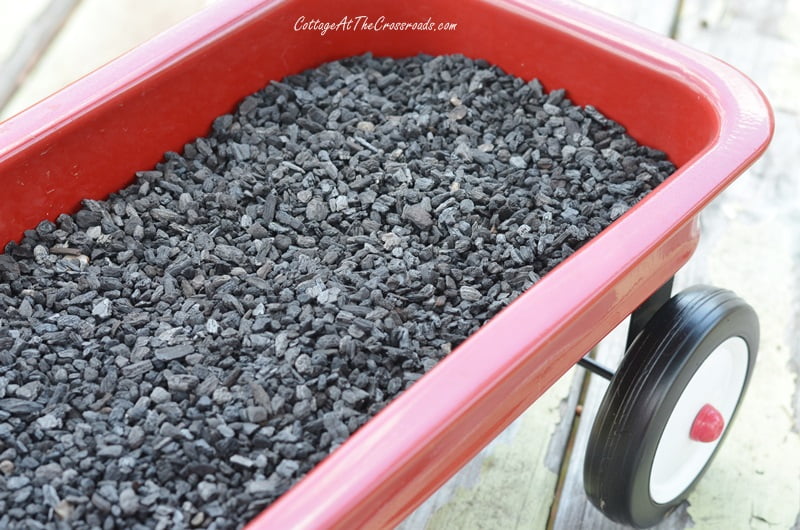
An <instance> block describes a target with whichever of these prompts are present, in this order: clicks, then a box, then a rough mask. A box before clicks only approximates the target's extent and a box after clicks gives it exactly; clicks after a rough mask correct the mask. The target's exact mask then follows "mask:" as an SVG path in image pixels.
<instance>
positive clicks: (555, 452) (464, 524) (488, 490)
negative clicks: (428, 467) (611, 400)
mask: <svg viewBox="0 0 800 530" xmlns="http://www.w3.org/2000/svg"><path fill="white" fill-rule="evenodd" d="M577 371H578V369H573V370H571V371H570V372H568V373H567V374H566V375H565V376H564V377H562V378H561V379H560V380H559V381H558V382H557V383H556V384H555V385H553V386H552V387H551V388H550V389H549V390H548V391H547V392H546V393H545V394H544V395H543V396H542V397H540V398H539V399H538V400H537V401H536V402H535V403H534V404H533V405H532V406H531V407H530V408H529V409H528V410H527V411H525V413H524V414H522V415H521V416H520V417H519V418H518V419H517V420H516V421H515V422H514V423H512V424H511V425H510V426H509V427H508V428H507V429H506V430H505V431H503V432H502V433H501V434H500V435H499V436H498V437H497V438H496V439H495V440H493V441H492V442H491V443H490V444H489V445H488V446H487V447H486V448H484V449H483V451H481V452H480V453H479V454H478V455H477V456H476V457H475V458H473V459H472V461H470V462H469V463H468V464H467V465H466V466H464V468H462V469H461V470H460V471H459V472H458V473H457V474H456V475H455V476H454V477H453V478H451V479H450V480H449V481H448V482H447V483H446V484H445V485H444V486H442V487H441V488H440V489H439V490H438V491H437V492H436V493H435V494H434V495H432V496H431V497H430V498H429V499H428V500H427V501H426V502H425V503H424V504H423V505H422V506H420V507H419V508H418V509H417V510H416V511H415V512H414V513H413V514H411V515H410V516H409V517H408V518H407V519H406V520H405V521H404V522H403V523H402V524H401V525H400V526H399V527H398V529H399V530H414V529H420V528H428V529H442V530H445V529H452V528H465V529H467V528H469V529H478V528H487V529H490V528H503V529H512V528H519V529H530V528H544V527H545V525H546V523H547V519H548V517H549V514H550V510H551V504H552V501H553V491H554V490H555V487H556V480H557V478H558V470H559V467H560V465H561V459H562V455H563V452H564V446H565V444H566V443H567V440H568V438H569V433H570V431H571V429H572V411H574V409H575V405H576V402H577V398H578V395H579V393H580V392H579V390H580V386H581V385H582V374H580V375H581V377H578V376H577V374H576V372H577ZM570 388H571V389H572V390H573V391H572V392H570Z"/></svg>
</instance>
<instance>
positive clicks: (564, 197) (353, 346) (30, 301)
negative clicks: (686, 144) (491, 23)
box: [0, 56, 674, 529]
mask: <svg viewBox="0 0 800 530" xmlns="http://www.w3.org/2000/svg"><path fill="white" fill-rule="evenodd" d="M220 82H224V80H220ZM673 169H674V168H673V166H672V165H671V164H670V163H669V162H668V161H666V160H665V156H664V155H663V154H662V153H660V152H657V151H654V150H652V149H650V148H647V147H642V146H639V145H637V143H636V142H635V141H634V140H633V139H631V138H630V137H628V136H627V135H626V134H625V133H624V131H623V129H622V127H621V126H619V125H617V124H615V123H613V122H612V121H610V120H608V119H606V118H605V117H603V116H602V115H601V114H600V113H599V112H598V111H596V110H594V109H593V108H591V107H587V108H579V107H576V106H573V105H572V104H571V103H570V102H569V101H568V100H567V99H566V98H565V92H564V91H563V90H554V91H552V92H550V93H545V92H543V90H542V87H541V85H540V84H539V83H538V82H536V81H532V82H529V83H526V82H524V81H522V80H520V79H517V78H514V77H512V76H509V75H506V74H504V73H503V72H502V71H500V70H498V69H497V68H494V67H491V66H489V65H488V64H486V63H485V62H483V61H472V60H469V59H466V58H463V57H459V56H448V57H437V58H431V57H427V56H420V57H415V58H410V59H403V60H391V59H376V58H372V57H369V56H363V57H357V58H350V59H346V60H342V61H339V62H334V63H330V64H326V65H323V66H322V67H320V68H317V69H314V70H309V71H306V72H304V73H302V74H300V75H296V76H293V77H290V78H287V79H285V80H284V81H282V82H280V83H272V84H270V85H269V86H268V87H267V88H266V89H264V90H262V91H260V92H258V93H256V94H255V95H253V96H250V97H248V98H246V99H245V100H244V102H243V103H242V104H241V105H240V107H239V108H238V111H237V112H236V113H235V114H233V115H226V116H222V117H220V118H218V119H217V120H216V121H215V122H214V125H213V132H212V134H211V135H210V136H208V137H206V138H201V139H198V140H197V141H195V142H193V143H191V144H189V145H187V146H186V147H185V149H184V151H183V154H181V155H178V154H175V153H167V155H166V158H165V161H164V162H163V163H162V164H160V165H159V166H158V167H157V168H156V170H153V171H145V172H143V173H140V174H139V175H138V180H137V181H136V183H135V184H133V185H131V186H130V187H128V188H126V189H124V190H122V191H120V192H119V193H117V194H114V195H112V196H111V197H110V198H109V199H108V200H107V201H85V202H84V207H83V209H82V210H81V211H79V212H78V213H77V214H75V215H73V216H67V215H62V216H60V217H59V218H58V221H57V223H55V224H53V223H50V222H46V221H45V222H42V223H41V224H39V226H38V227H37V228H36V229H35V230H30V231H28V232H26V234H25V238H24V239H23V240H22V242H21V243H20V244H19V245H17V244H13V243H11V244H9V245H8V246H7V247H6V253H5V254H4V255H0V280H2V282H1V283H0V367H1V370H0V527H4V528H6V527H12V528H13V527H17V528H26V529H35V528H41V527H58V526H62V527H66V526H69V527H70V528H84V527H103V528H113V527H114V525H117V526H118V527H121V528H131V529H133V528H152V527H156V528H173V527H208V528H228V527H236V526H240V525H242V524H243V523H245V522H246V521H247V520H248V519H250V518H251V517H252V516H254V515H255V514H256V513H258V512H259V511H260V510H261V509H263V508H264V507H265V506H266V505H268V504H269V503H270V502H272V501H273V500H275V498H276V497H277V496H279V495H280V494H282V493H283V492H284V491H286V490H287V489H288V488H289V487H290V486H291V485H292V484H293V483H294V482H296V481H297V480H298V478H300V477H301V476H303V475H304V474H305V473H306V472H307V471H308V470H310V469H311V468H312V467H313V466H314V465H315V464H316V463H318V462H319V461H320V460H322V459H323V458H324V457H325V456H326V455H327V454H328V453H329V452H330V451H331V450H333V449H334V448H335V447H337V446H338V445H339V444H341V443H342V442H343V441H344V440H345V439H346V438H347V437H348V436H349V435H350V434H351V433H352V432H353V431H355V430H356V429H357V428H358V427H359V426H360V425H362V424H363V423H364V422H365V421H366V420H367V419H368V418H369V417H370V416H372V415H373V414H375V413H376V412H377V411H378V410H380V409H381V408H382V407H383V406H385V405H386V404H387V403H388V402H389V401H390V400H391V399H392V398H393V397H395V396H397V395H398V394H399V393H400V392H401V391H402V390H403V389H405V388H407V387H408V386H409V385H411V384H412V383H413V382H414V381H416V380H417V379H418V378H419V377H420V376H421V375H422V374H424V373H425V372H426V371H428V370H430V369H431V368H432V367H433V366H434V365H435V364H436V362H437V361H439V360H440V359H441V358H442V357H444V356H445V355H447V353H449V352H450V351H451V350H452V349H453V348H454V347H455V346H456V345H457V344H458V343H459V342H461V341H462V340H463V339H464V338H465V337H467V336H468V335H469V334H470V333H472V332H473V331H475V330H476V329H477V328H478V327H479V326H480V325H481V324H482V323H484V322H485V321H486V320H487V319H489V318H490V317H492V316H493V315H494V314H496V313H497V312H498V311H499V310H500V309H501V308H503V307H504V306H506V305H507V304H508V303H509V302H510V301H511V300H513V299H514V298H515V297H516V296H517V295H519V294H520V293H521V292H522V291H523V290H525V289H526V288H528V287H529V286H531V285H532V284H533V283H534V282H535V281H536V280H537V279H538V278H539V277H541V276H542V275H543V274H545V273H546V272H547V271H549V270H550V269H552V268H553V267H554V266H555V265H556V264H558V263H559V262H560V261H561V260H563V259H564V258H566V257H567V256H569V255H570V254H572V253H573V251H574V250H575V249H577V248H578V247H580V246H581V245H582V244H583V243H585V242H586V241H587V240H589V239H590V238H592V237H593V236H595V235H597V234H598V233H599V232H600V231H601V230H602V229H603V228H604V227H606V226H607V225H608V224H609V223H611V222H612V221H613V220H614V219H615V218H617V217H619V216H620V215H621V214H622V213H623V212H624V211H626V210H627V209H628V208H629V207H630V206H631V205H632V204H634V203H635V202H637V201H638V200H639V199H641V197H642V196H644V195H645V194H646V193H647V192H649V191H650V190H652V189H653V188H654V187H655V186H656V185H658V184H659V183H660V182H661V181H663V180H664V178H665V177H666V176H667V175H668V174H669V173H670V172H671V171H673ZM534 317H535V316H532V318H534ZM486 355H492V352H490V351H487V352H486ZM368 457H369V455H365V459H366V460H365V464H364V465H369V462H368ZM64 521H66V522H64Z"/></svg>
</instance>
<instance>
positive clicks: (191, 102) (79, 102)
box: [0, 0, 772, 528]
mask: <svg viewBox="0 0 800 530" xmlns="http://www.w3.org/2000/svg"><path fill="white" fill-rule="evenodd" d="M355 16H365V17H368V18H369V19H370V20H373V21H377V20H378V19H379V18H380V17H384V20H385V21H408V22H416V21H423V22H424V21H426V20H427V19H428V18H430V19H431V20H432V21H434V22H449V23H455V24H457V28H456V30H454V31H414V32H410V31H391V30H388V29H384V30H382V31H370V30H366V29H361V30H350V31H348V30H331V31H328V32H327V33H326V34H325V35H324V36H321V35H320V33H319V32H317V31H304V30H302V29H299V28H297V27H296V22H297V20H298V18H299V17H305V18H306V19H307V20H311V19H319V20H321V21H328V22H338V21H340V20H342V19H343V18H344V17H355ZM368 51H369V52H372V53H373V54H375V55H378V56H385V55H388V56H395V57H401V56H409V55H415V54H418V53H427V54H432V55H439V54H450V53H461V54H464V55H467V56H470V57H474V58H484V59H486V60H488V61H489V62H491V63H493V64H496V65H499V66H500V67H501V68H503V69H504V70H506V71H507V72H509V73H512V74H515V75H517V76H520V77H523V78H526V79H530V78H533V77H536V78H538V79H540V80H541V81H542V83H543V84H544V85H545V88H547V89H553V88H560V87H565V88H567V89H568V97H570V98H571V99H572V100H573V101H574V102H576V103H578V104H593V105H594V106H596V107H597V108H598V109H599V110H601V111H602V112H603V113H605V114H606V115H608V116H609V117H611V118H613V119H615V120H617V121H619V122H620V123H622V124H623V125H624V126H625V127H627V129H628V131H629V133H630V134H631V135H632V136H634V137H635V138H637V139H638V140H639V141H641V142H643V143H646V144H648V145H651V146H653V147H656V148H658V149H661V150H664V151H666V152H667V153H668V155H669V156H670V158H671V160H672V161H673V162H675V163H676V165H678V167H679V169H678V171H677V172H676V173H675V174H674V175H672V176H671V177H670V178H669V179H668V180H667V181H666V182H665V183H663V184H662V185H661V186H659V187H658V189H656V190H655V191H654V192H653V193H652V194H650V195H649V196H648V197H647V198H646V199H645V200H644V201H642V202H641V203H639V204H638V205H636V206H635V207H634V208H632V209H631V210H630V211H629V212H628V213H627V214H625V215H624V216H623V217H621V218H620V219H618V220H617V221H616V222H615V223H614V224H613V225H612V226H610V227H609V228H608V229H606V230H605V231H603V233H601V234H600V235H599V236H598V237H596V238H595V239H593V240H592V241H591V242H590V243H589V244H587V245H585V246H584V247H583V248H582V249H580V250H579V251H578V252H576V253H575V254H574V255H572V256H571V257H570V258H569V259H567V260H566V261H565V262H563V263H562V264H561V265H560V266H559V267H557V268H556V269H555V270H553V271H552V272H550V273H549V274H548V275H547V276H545V277H544V278H543V279H542V280H541V281H540V282H538V283H537V284H536V285H535V286H534V287H532V288H531V289H529V290H528V291H527V292H525V293H524V294H523V295H522V296H521V297H520V298H519V299H517V300H516V301H515V302H514V303H513V304H511V305H510V306H509V307H508V308H507V309H505V310H504V311H503V312H502V313H500V314H499V315H497V316H496V317H495V318H493V319H492V320H491V321H490V322H489V323H487V324H486V325H484V326H483V327H482V328H481V329H480V330H479V331H478V332H476V333H475V334H474V335H472V336H471V337H470V338H469V339H468V340H467V341H465V342H464V343H463V344H461V345H460V346H459V347H458V348H457V349H456V350H455V351H454V352H453V353H452V354H451V355H450V356H449V357H447V358H446V359H445V360H443V361H442V362H441V363H439V364H438V365H437V366H436V367H435V368H434V369H433V370H432V371H431V372H430V373H428V374H427V375H426V376H425V377H423V378H422V379H421V380H420V381H418V382H417V383H416V384H415V385H414V386H413V387H412V388H411V389H410V390H408V391H406V392H405V393H404V394H402V395H401V396H400V397H399V398H398V399H396V400H395V401H394V402H393V403H391V404H390V405H389V406H388V407H387V408H386V409H384V410H383V411H382V412H381V413H380V414H378V415H377V416H376V417H375V418H373V419H372V420H371V421H370V422H369V423H368V424H366V425H365V426H364V427H363V428H361V429H360V430H359V431H358V432H357V433H355V434H354V435H353V436H352V437H351V438H350V439H349V440H348V441H347V442H346V443H345V444H344V445H342V446H341V447H340V448H339V449H337V450H336V451H335V452H334V453H333V454H332V455H330V456H329V457H328V458H327V459H326V460H325V461H324V462H322V463H321V464H320V465H319V466H317V467H316V468H315V469H314V470H313V471H312V472H311V473H310V474H309V475H308V476H307V477H306V478H305V479H303V480H302V481H301V482H300V483H298V484H297V485H296V486H295V487H294V488H293V489H292V490H290V491H289V492H288V493H287V494H285V495H284V496H283V497H282V498H281V499H279V500H278V501H277V502H276V503H274V504H273V505H272V506H271V507H270V508H269V509H268V510H266V511H265V512H263V513H262V514H261V515H260V516H259V517H257V518H256V519H255V520H254V521H252V522H251V527H252V528H299V527H334V528H357V527H370V528H376V527H386V526H391V525H394V524H397V523H399V522H400V521H401V520H402V519H403V518H404V516H406V515H407V514H408V513H410V512H411V511H412V510H413V509H414V508H415V507H416V506H418V505H419V504H420V503H421V502H422V501H423V500H424V499H425V498H426V497H427V496H428V495H430V494H431V493H432V492H433V491H434V490H435V489H436V488H438V487H439V486H440V485H442V484H443V483H444V482H445V481H446V480H447V479H448V478H449V477H450V476H451V475H452V474H454V473H455V472H456V471H457V470H458V469H459V468H460V467H461V466H462V465H463V464H465V463H466V462H467V461H468V460H469V459H470V458H471V457H472V456H474V455H475V454H476V453H477V452H478V451H479V450H480V449H481V448H482V447H483V446H484V445H485V444H487V443H488V442H489V441H490V440H491V439H492V438H493V437H494V436H496V435H497V434H498V433H500V431H501V430H503V429H504V428H505V427H506V426H507V425H508V424H509V423H511V421H513V419H514V418H515V417H517V416H518V415H519V414H520V413H522V412H523V411H524V410H525V409H526V408H527V407H528V406H529V405H530V404H531V403H532V402H533V401H534V400H536V399H537V398H538V397H539V396H540V395H541V394H542V393H543V392H544V391H545V390H546V389H547V388H548V387H549V386H550V385H551V384H553V383H554V382H555V381H556V380H557V379H558V378H559V377H561V376H562V375H563V374H564V373H565V372H566V371H567V370H568V369H569V368H570V367H571V366H573V365H574V364H575V363H576V362H577V361H578V360H579V359H580V358H581V357H582V356H583V354H584V353H585V352H586V351H588V350H590V349H591V348H592V347H594V346H595V345H596V344H597V343H598V342H599V341H600V340H601V339H602V338H603V337H604V336H605V335H606V334H607V333H608V332H609V331H610V330H611V329H612V328H614V327H615V326H616V325H617V324H618V323H619V322H621V321H622V320H623V319H624V318H625V317H626V316H627V315H629V314H630V313H631V312H632V311H633V310H634V309H635V308H636V307H637V306H638V305H639V304H641V303H642V302H643V301H644V300H645V299H646V298H647V297H648V296H649V295H650V294H651V293H652V292H653V291H655V290H656V289H657V288H658V287H659V286H661V285H662V284H663V283H664V282H665V281H667V280H668V279H669V278H670V277H671V276H672V275H673V274H674V273H675V272H676V271H677V270H678V269H679V268H680V267H681V266H682V265H683V264H684V263H685V262H686V261H687V260H688V259H689V257H690V256H691V254H692V252H693V250H694V249H695V247H696V244H697V240H698V236H699V232H698V224H697V215H698V212H699V211H700V210H701V209H702V208H703V207H704V206H705V205H706V204H707V203H708V202H709V201H710V200H711V199H712V198H713V197H714V196H715V195H717V194H718V193H719V192H720V191H722V189H723V188H725V187H726V186H727V185H728V184H729V183H730V182H731V181H732V180H733V179H734V178H735V177H736V176H737V175H739V174H740V173H741V172H742V171H744V169H745V168H746V167H747V166H748V165H750V164H751V163H752V162H753V161H754V160H755V159H756V158H757V157H758V156H759V155H760V153H761V152H762V151H763V150H764V149H765V148H766V145H767V143H768V142H769V139H770V136H771V133H772V116H771V111H770V109H769V106H768V104H767V102H766V101H765V99H764V97H763V95H762V94H761V93H760V91H759V90H758V89H757V88H756V87H755V86H754V85H753V84H752V83H751V82H750V81H749V80H748V79H746V78H745V77H744V76H743V75H741V74H740V73H738V72H736V71H735V70H733V69H732V68H730V67H729V66H727V65H725V64H723V63H721V62H719V61H717V60H715V59H712V58H710V57H707V56H705V55H702V54H700V53H697V52H694V51H692V50H690V49H687V48H686V47H684V46H681V45H679V44H677V43H675V42H673V41H670V40H669V39H666V38H663V37H660V36H658V35H655V34H652V33H649V32H646V31H644V30H640V29H637V28H634V27H632V26H630V25H627V24H624V23H622V22H619V21H616V20H613V19H610V18H608V17H606V16H603V15H601V14H598V13H596V12H594V11H591V10H589V9H586V8H584V7H580V6H579V5H576V4H573V3H570V2H562V1H557V0H542V1H538V2H536V3H535V4H533V3H528V2H523V1H521V0H496V1H487V0H468V1H464V0H458V1H456V0H430V1H426V2H421V3H419V2H415V3H406V2H393V1H388V0H379V1H373V2H363V1H357V0H345V1H342V2H325V1H322V0H285V1H281V0H266V1H261V0H230V1H227V2H221V3H220V4H218V5H215V6H214V7H213V8H211V9H209V10H207V11H205V12H203V13H200V14H199V15H197V16H195V17H193V18H191V19H189V20H188V21H186V22H185V23H183V24H181V25H180V26H178V27H176V28H175V29H173V30H171V31H169V32H167V33H165V34H163V35H161V36H159V37H158V38H156V39H154V40H152V41H150V42H148V43H146V44H145V45H143V46H141V47H139V48H137V49H136V50H134V51H132V52H130V53H128V54H127V55H125V56H123V57H121V58H120V59H118V60H116V61H114V62H112V63H110V64H109V65H107V66H105V67H103V68H101V69H100V70H98V71H96V72H94V73H93V74H91V75H89V76H87V77H85V78H84V79H82V80H80V81H78V82H76V83H74V84H73V85H71V86H69V87H67V88H66V89H64V90H62V91H61V92H59V93H57V94H55V95H54V96H51V97H50V98H48V99H46V100H44V101H42V102H41V103H39V104H37V105H35V106H34V107H32V108H30V109H28V110H27V111H25V112H23V113H21V114H19V115H17V116H16V117H14V118H12V119H10V120H8V121H6V122H4V123H3V124H0V189H2V194H1V195H0V243H1V244H5V243H6V242H7V241H9V240H12V239H18V238H19V237H20V236H21V234H22V231H23V230H25V229H28V228H31V227H33V226H35V225H36V224H37V223H38V221H40V220H41V219H44V218H48V219H54V218H55V217H56V216H57V215H58V214H59V213H62V212H65V211H66V212H69V211H74V210H75V209H76V208H77V206H78V205H79V201H80V199H82V198H85V197H91V198H102V197H104V196H106V195H107V194H109V193H110V192H113V191H116V190H117V189H119V188H121V187H123V186H125V185H126V184H128V183H130V182H131V181H132V179H133V175H134V172H135V171H137V170H142V169H147V168H149V167H152V166H153V165H154V164H155V163H156V162H158V161H159V160H160V159H161V157H162V154H163V153H164V151H167V150H180V149H181V148H182V146H183V145H184V143H186V142H188V141H191V140H193V139H194V138H195V137H197V136H201V135H204V134H205V133H207V132H208V130H209V128H210V124H211V121H212V119H213V118H214V117H216V116H217V115H219V114H222V113H226V112H230V111H231V110H233V108H234V106H235V104H236V103H237V102H238V101H239V100H240V99H241V98H242V97H244V96H245V95H248V94H250V93H252V92H254V91H255V90H258V89H260V88H262V87H263V86H264V85H266V84H267V83H268V82H269V81H270V80H277V79H280V78H282V77H284V76H286V75H289V74H293V73H297V72H299V71H301V70H304V69H306V68H310V67H313V66H317V65H319V64H320V63H322V62H325V61H329V60H333V59H337V58H341V57H344V56H349V55H355V54H361V53H364V52H368Z"/></svg>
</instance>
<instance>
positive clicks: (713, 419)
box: [689, 404, 725, 443]
mask: <svg viewBox="0 0 800 530" xmlns="http://www.w3.org/2000/svg"><path fill="white" fill-rule="evenodd" d="M724 430H725V419H724V418H723V417H722V414H720V412H719V411H718V410H717V409H715V408H714V407H713V406H711V405H708V404H706V405H703V408H702V409H700V412H698V413H697V416H696V417H695V419H694V423H692V430H691V431H690V432H689V438H691V439H692V440H694V441H696V442H704V443H709V442H715V441H717V440H718V439H719V437H720V436H722V431H724Z"/></svg>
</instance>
